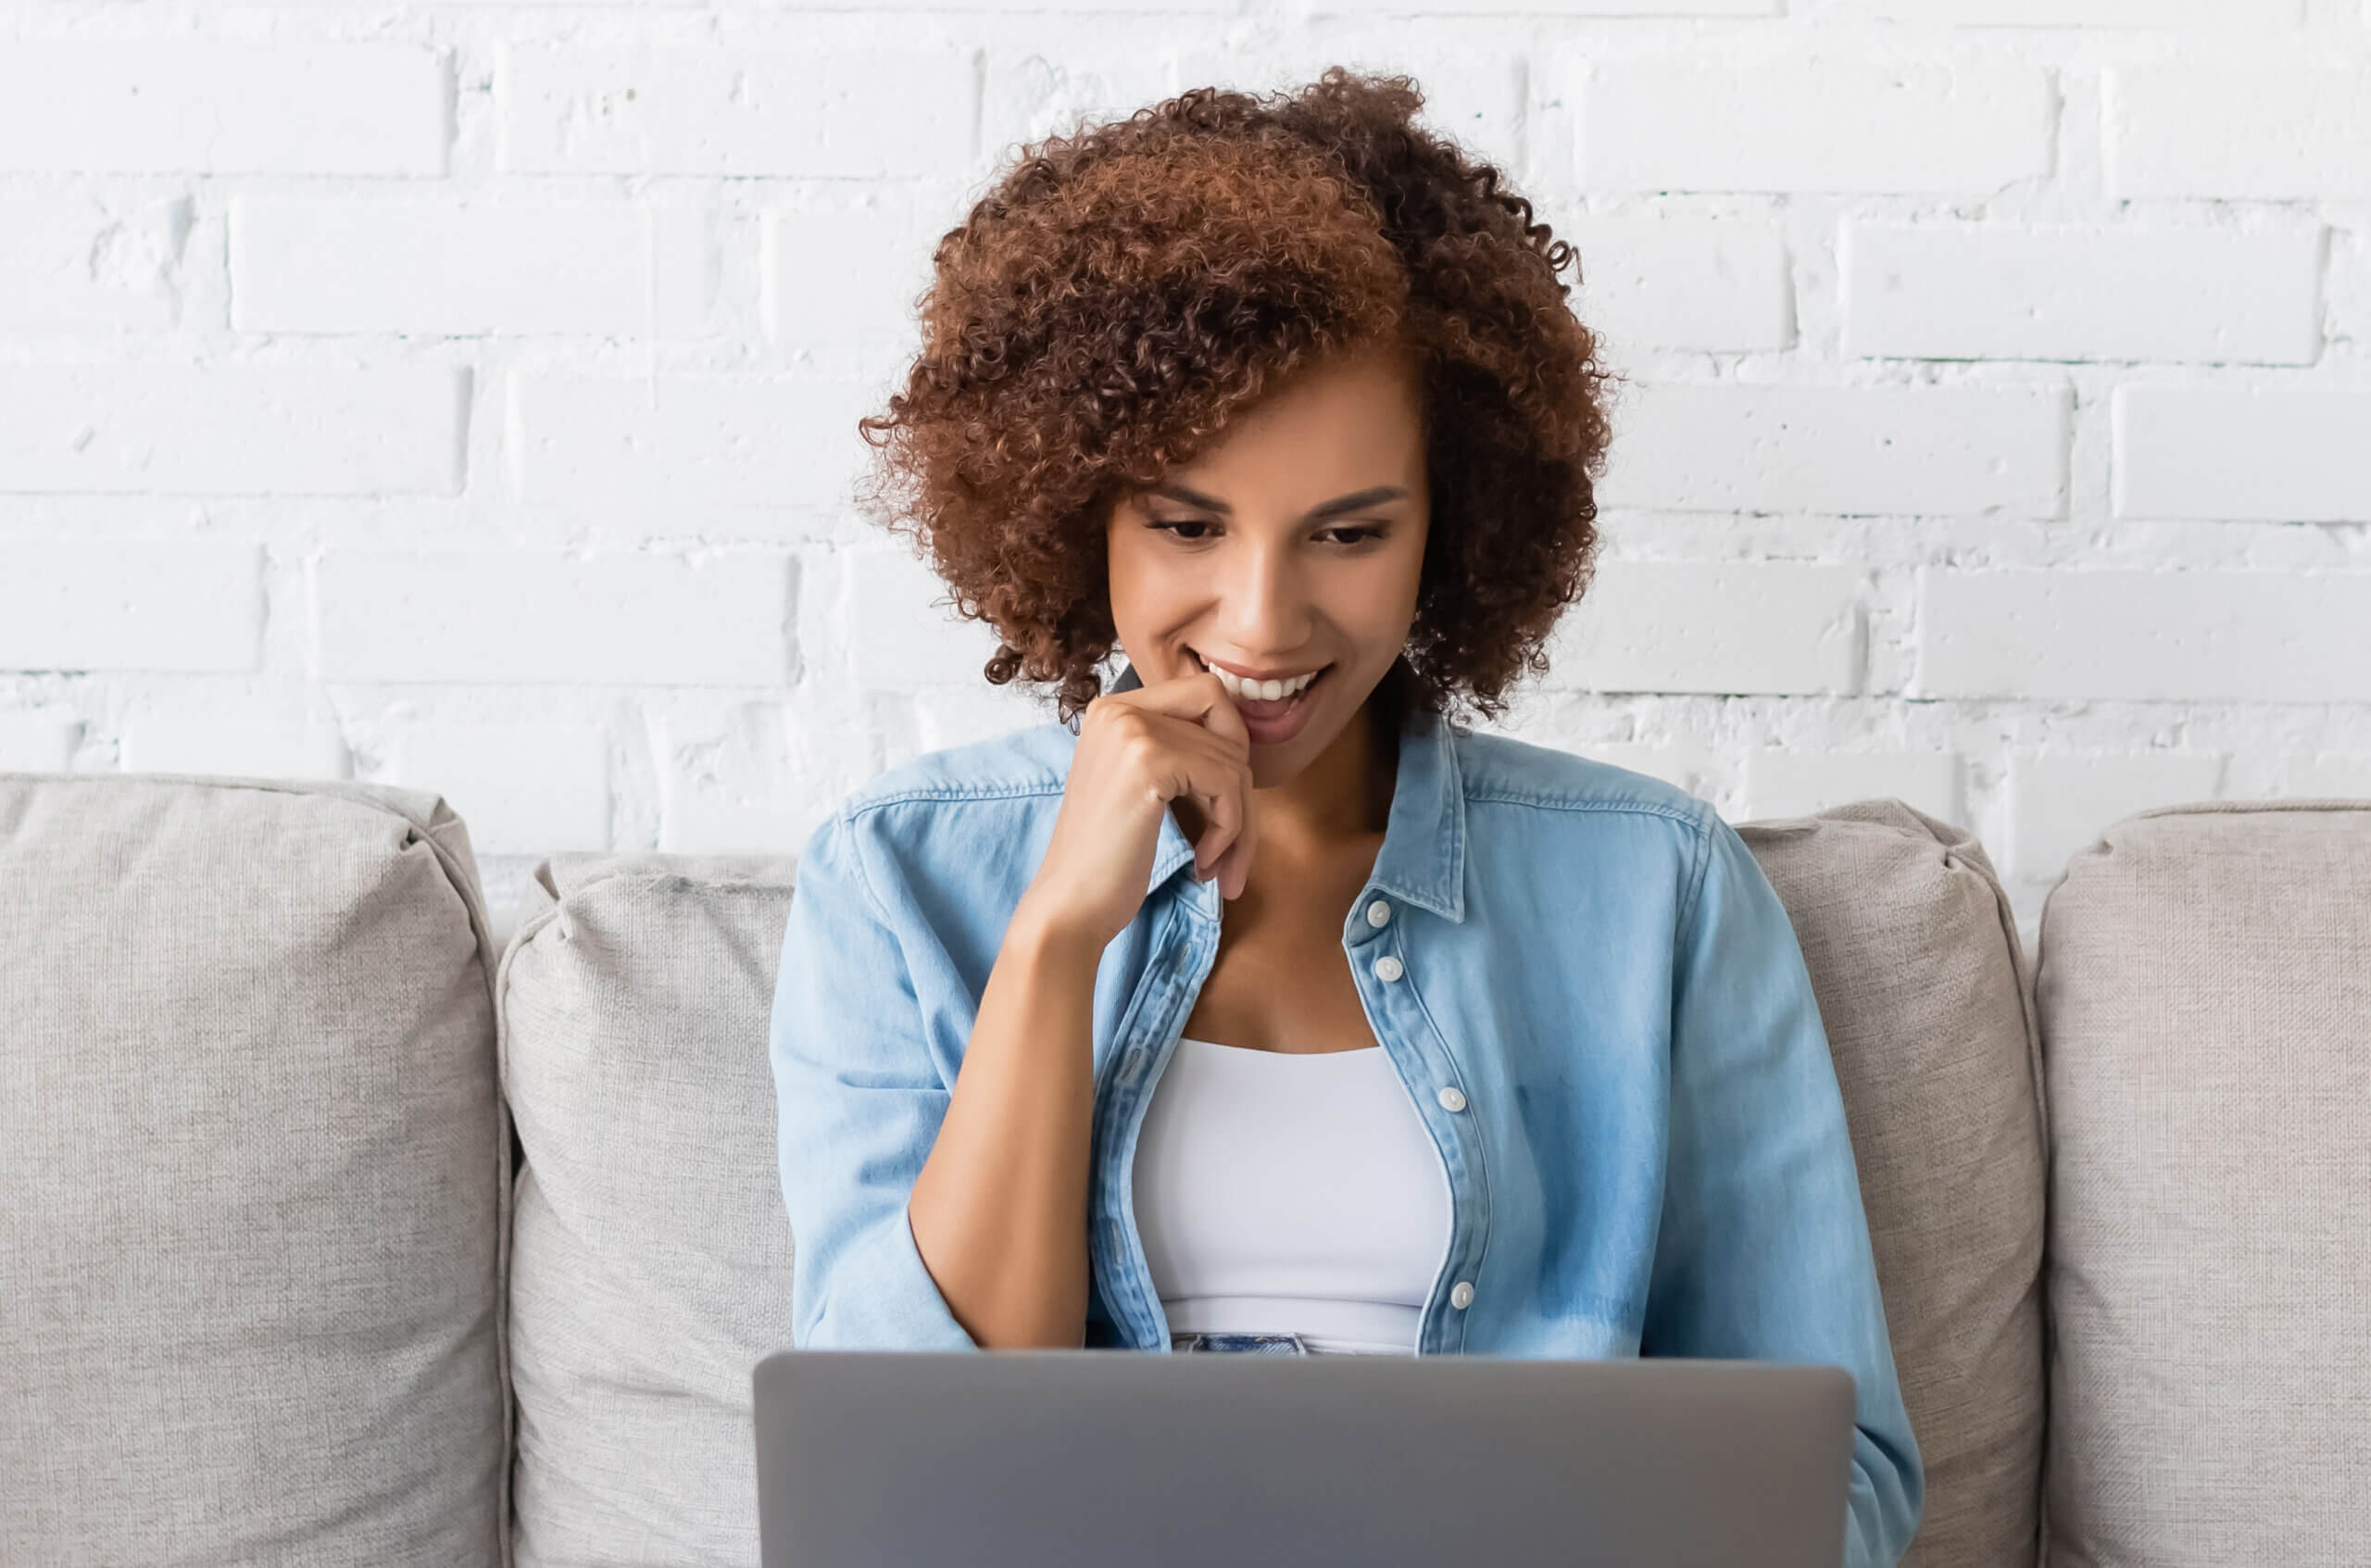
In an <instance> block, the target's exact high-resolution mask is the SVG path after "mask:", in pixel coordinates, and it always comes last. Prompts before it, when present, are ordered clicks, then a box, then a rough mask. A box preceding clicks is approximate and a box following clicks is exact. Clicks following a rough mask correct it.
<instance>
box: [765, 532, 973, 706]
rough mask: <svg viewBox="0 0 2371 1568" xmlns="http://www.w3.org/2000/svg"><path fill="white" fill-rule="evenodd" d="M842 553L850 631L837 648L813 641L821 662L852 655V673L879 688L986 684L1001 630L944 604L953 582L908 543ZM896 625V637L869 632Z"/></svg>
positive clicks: (813, 654)
mask: <svg viewBox="0 0 2371 1568" xmlns="http://www.w3.org/2000/svg"><path fill="white" fill-rule="evenodd" d="M834 559H835V561H836V563H837V567H838V570H839V571H840V572H841V574H842V580H843V582H844V583H845V584H846V590H845V591H846V594H847V598H846V602H845V610H844V613H845V616H846V625H847V632H848V637H847V640H846V641H845V642H843V643H841V644H840V646H836V647H817V646H809V648H808V650H807V657H808V659H809V661H810V663H812V664H813V665H814V667H816V668H818V669H827V670H828V669H834V668H837V667H838V666H839V665H841V664H842V663H843V661H847V662H848V663H849V666H850V667H849V668H848V670H847V677H848V678H849V679H851V680H858V681H861V682H862V683H863V684H865V685H867V686H872V687H884V688H895V687H900V686H909V685H943V684H957V685H974V686H976V685H979V684H982V682H981V678H980V667H981V666H982V665H983V664H985V663H986V662H987V660H988V658H989V656H990V655H992V654H994V653H995V652H996V651H997V635H996V633H995V632H994V631H993V630H991V629H990V628H989V627H988V626H987V625H985V623H983V622H981V621H965V620H963V619H961V618H960V617H959V616H958V615H957V614H956V613H955V610H954V609H953V608H952V607H951V606H950V605H948V604H947V603H944V602H941V601H944V600H946V599H947V597H948V596H949V590H948V589H947V584H946V583H944V582H943V581H941V580H940V578H939V577H938V576H937V574H936V573H935V572H933V571H930V570H929V568H927V567H926V566H924V565H923V564H922V561H921V560H920V559H918V558H916V557H915V556H914V555H913V554H912V553H911V552H910V551H909V550H908V549H907V548H906V547H905V546H904V545H903V544H902V543H901V544H898V545H895V546H891V547H889V548H886V549H863V550H846V551H842V552H840V553H839V554H838V555H837V556H836V557H835V558H834ZM892 626H894V627H896V628H897V634H896V635H895V636H888V637H881V636H876V635H872V634H869V633H872V632H874V630H875V629H880V628H887V627H892Z"/></svg>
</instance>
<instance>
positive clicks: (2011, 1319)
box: [1737, 800, 2045, 1568]
mask: <svg viewBox="0 0 2371 1568" xmlns="http://www.w3.org/2000/svg"><path fill="white" fill-rule="evenodd" d="M1737 833H1738V835H1739V836H1740V837H1742V838H1743V839H1744V840H1745V842H1746V845H1747V847H1750V849H1751V850H1752V851H1753V853H1754V858H1755V859H1757V860H1758V861H1760V862H1761V864H1762V868H1763V872H1765V873H1766V874H1767V875H1768V876H1769V878H1770V882H1771V885H1772V886H1773V887H1774V888H1775V889H1776V890H1777V893H1778V897H1779V898H1780V900H1781V901H1782V902H1784V903H1785V904H1786V906H1787V913H1788V918H1789V920H1790V921H1791V922H1793V924H1794V927H1795V933H1796V936H1797V938H1798V940H1799V941H1800V944H1801V946H1802V949H1803V961H1804V963H1805V965H1806V966H1807V967H1808V968H1809V970H1810V972H1811V976H1812V988H1813V992H1814V993H1815V994H1816V996H1817V997H1818V999H1819V1010H1820V1019H1821V1022H1823V1023H1824V1024H1825V1026H1826V1031H1827V1037H1828V1048H1829V1050H1830V1052H1831V1053H1832V1054H1833V1056H1834V1057H1835V1059H1836V1074H1837V1081H1838V1087H1839V1088H1840V1089H1841V1090H1842V1092H1843V1096H1844V1110H1845V1120H1846V1122H1847V1123H1848V1124H1849V1126H1850V1129H1851V1134H1852V1153H1853V1159H1854V1161H1855V1163H1856V1164H1857V1165H1858V1167H1859V1170H1860V1176H1861V1193H1862V1201H1863V1207H1864V1208H1865V1209H1866V1210H1867V1212H1868V1218H1869V1236H1870V1241H1871V1244H1872V1245H1873V1247H1874V1248H1875V1253H1876V1263H1877V1283H1878V1286H1879V1288H1880V1289H1881V1290H1882V1291H1883V1293H1884V1296H1885V1304H1886V1327H1887V1331H1888V1334H1889V1335H1890V1336H1891V1337H1892V1340H1893V1352H1894V1365H1895V1368H1896V1370H1897V1371H1898V1372H1899V1373H1900V1374H1901V1392H1902V1399H1903V1402H1904V1404H1905V1405H1906V1406H1907V1407H1908V1409H1909V1411H1910V1422H1911V1429H1912V1431H1913V1433H1915V1434H1916V1436H1917V1438H1918V1449H1919V1457H1920V1459H1921V1461H1923V1463H1924V1466H1925V1471H1926V1505H1925V1508H1924V1511H1923V1512H1922V1514H1921V1517H1920V1522H1919V1527H1918V1534H1917V1536H1916V1537H1915V1538H1914V1539H1913V1541H1912V1543H1911V1547H1910V1550H1909V1553H1908V1555H1906V1556H1905V1557H1904V1558H1903V1559H1902V1562H1904V1564H1906V1565H1910V1568H2007V1565H2015V1568H2026V1565H2029V1564H2031V1563H2032V1562H2034V1558H2035V1552H2036V1549H2037V1537H2038V1531H2039V1525H2038V1515H2039V1489H2040V1477H2041V1450H2042V1436H2043V1421H2044V1416H2043V1409H2042V1375H2043V1374H2042V1353H2043V1343H2042V1335H2043V1330H2042V1286H2041V1246H2042V1232H2043V1223H2044V1222H2043V1210H2042V1206H2043V1196H2044V1195H2043V1148H2044V1147H2045V1145H2044V1136H2045V1121H2044V1115H2043V1101H2042V1098H2041V1064H2040V1056H2039V1039H2038V1035H2037V1031H2036V1029H2035V1024H2034V1002H2033V985H2032V975H2031V971H2030V968H2029V966H2028V965H2027V963H2026V955H2025V952H2024V950H2023V948H2022V947H2020V946H2019V943H2018V940H2017V933H2016V922H2015V920H2014V918H2013V914H2012V913H2011V910H2010V907H2009V901H2008V898H2007V897H2006V896H2005V895H2004V894H2003V892H2002V891H2001V883H2000V879H1999V878H1998V877H1997V876H1995V875H1994V873H1993V870H1992V864H1991V862H1990V860H1989V859H1987V858H1986V856H1985V853H1984V850H1983V847H1981V846H1980V845H1978V844H1977V843H1976V840H1975V839H1974V838H1973V837H1971V836H1970V835H1969V834H1966V833H1965V832H1963V830H1961V829H1959V828H1956V827H1953V826H1951V824H1949V823H1947V822H1940V821H1938V820H1937V819H1936V818H1933V817H1930V816H1928V815H1926V813H1925V812H1922V811H1919V810H1917V809H1913V808H1912V807H1910V806H1907V805H1904V804H1902V803H1901V801H1898V800H1863V801H1856V802H1854V803H1852V804H1850V805H1847V806H1839V807H1836V808H1834V809H1829V810H1825V811H1822V812H1820V813H1818V814H1817V815H1815V816H1812V817H1801V818H1788V819H1783V820H1772V821H1765V822H1742V823H1739V824H1738V825H1737Z"/></svg>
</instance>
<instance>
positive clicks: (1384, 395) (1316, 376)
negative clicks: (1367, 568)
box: [1172, 349, 1424, 494]
mask: <svg viewBox="0 0 2371 1568" xmlns="http://www.w3.org/2000/svg"><path fill="white" fill-rule="evenodd" d="M1423 460H1424V419H1423V411H1422V403H1421V399H1420V395H1419V388H1418V383H1417V372H1416V368H1415V365H1414V363H1413V361H1412V360H1411V358H1410V357H1408V356H1407V355H1405V354H1403V353H1400V352H1398V351H1395V350H1380V349H1376V350H1367V351H1362V352H1360V353H1356V354H1349V355H1338V356H1335V357H1333V358H1327V359H1323V360H1320V361H1318V362H1317V363H1315V364H1313V365H1311V366H1307V367H1305V368H1303V369H1302V370H1299V371H1298V372H1296V373H1295V374H1294V375H1293V376H1292V377H1291V378H1290V379H1288V380H1286V381H1285V382H1282V383H1278V384H1277V386H1276V387H1275V388H1273V390H1272V391H1270V392H1269V393H1268V394H1267V395H1265V396H1263V397H1262V398H1261V400H1260V401H1259V402H1258V403H1255V404H1253V405H1252V406H1251V407H1250V408H1246V409H1245V410H1243V411H1242V412H1241V413H1239V414H1237V415H1236V417H1235V418H1234V419H1232V420H1229V421H1228V422H1227V424H1226V426H1225V428H1224V429H1223V430H1221V431H1220V432H1219V433H1218V434H1217V435H1216V436H1214V437H1213V438H1212V439H1211V442H1210V443H1209V445H1205V446H1204V447H1203V448H1202V449H1201V451H1199V452H1198V453H1197V454H1196V455H1195V457H1194V458H1193V459H1192V460H1191V461H1190V462H1187V463H1186V464H1184V465H1182V466H1181V467H1180V468H1179V469H1178V470H1176V471H1175V473H1174V474H1173V476H1172V477H1174V478H1178V479H1181V480H1185V481H1186V483H1195V484H1197V486H1198V487H1200V486H1201V484H1202V483H1204V482H1208V483H1212V484H1224V483H1230V482H1232V483H1258V484H1263V485H1272V484H1276V483H1287V482H1289V487H1290V488H1292V489H1295V490H1298V489H1301V488H1325V487H1327V486H1332V485H1335V484H1336V482H1337V481H1339V480H1342V479H1345V478H1348V479H1351V480H1359V479H1361V477H1362V476H1371V479H1370V482H1381V481H1385V480H1397V481H1405V480H1407V479H1408V478H1409V477H1410V475H1411V470H1419V469H1421V467H1422V464H1423ZM1328 493H1329V494H1331V491H1330V490H1329V491H1328Z"/></svg>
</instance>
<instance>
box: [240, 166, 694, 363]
mask: <svg viewBox="0 0 2371 1568" xmlns="http://www.w3.org/2000/svg"><path fill="white" fill-rule="evenodd" d="M650 230H651V225H650V220H649V217H648V215H647V214H646V212H644V211H643V210H642V209H641V208H639V207H633V206H627V205H616V204H603V203H585V202H574V203H569V204H566V205H555V204H549V203H531V202H504V203H471V204H456V203H453V202H447V201H413V200H405V201H384V200H367V201H350V200H336V199H322V198H316V197H305V198H291V197H282V196H245V197H242V198H240V199H239V200H238V201H237V202H235V203H234V204H232V209H231V278H232V293H231V301H232V308H231V324H232V326H233V327H235V328H237V329H238V330H239V331H241V332H432V333H454V334H458V333H471V332H505V333H514V332H581V333H585V334H588V335H596V336H597V335H608V336H612V337H632V336H635V335H648V333H649V326H650V320H649V316H650V309H651V279H650V256H651V232H650Z"/></svg>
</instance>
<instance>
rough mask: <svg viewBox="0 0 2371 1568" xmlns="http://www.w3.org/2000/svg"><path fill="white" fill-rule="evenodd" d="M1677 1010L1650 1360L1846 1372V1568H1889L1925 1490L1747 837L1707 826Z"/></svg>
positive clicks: (1835, 1140)
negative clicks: (1849, 1422)
mask: <svg viewBox="0 0 2371 1568" xmlns="http://www.w3.org/2000/svg"><path fill="white" fill-rule="evenodd" d="M1706 816H1707V826H1706V829H1705V836H1704V838H1703V840H1702V841H1701V843H1700V847H1699V850H1698V859H1697V864H1696V869H1695V873H1694V880H1695V891H1694V892H1693V894H1692V896H1691V897H1689V898H1688V899H1687V900H1686V902H1685V907H1684V909H1683V913H1682V917H1681V924H1680V930H1679V935H1678V947H1677V950H1676V960H1675V965H1676V967H1675V977H1674V988H1673V999H1672V1033H1671V1079H1670V1123H1669V1125H1670V1144H1669V1160H1668V1166H1667V1169H1666V1173H1665V1180H1664V1197H1663V1206H1662V1220H1661V1225H1660V1229H1659V1231H1658V1233H1657V1238H1656V1248H1655V1261H1654V1268H1653V1274H1652V1281H1651V1284H1650V1289H1649V1295H1648V1302H1647V1311H1646V1321H1645V1324H1644V1328H1643V1331H1642V1335H1641V1340H1640V1347H1639V1353H1640V1354H1642V1355H1665V1356H1699V1357H1716V1358H1729V1359H1737V1360H1748V1361H1791V1362H1798V1363H1804V1362H1809V1363H1819V1364H1825V1365H1833V1366H1840V1367H1843V1368H1844V1369H1845V1370H1846V1371H1848V1372H1850V1374H1852V1380H1853V1385H1854V1389H1855V1404H1856V1408H1855V1416H1854V1419H1855V1423H1856V1426H1857V1432H1856V1435H1855V1437H1854V1442H1853V1454H1852V1474H1851V1482H1850V1496H1849V1509H1848V1517H1847V1521H1846V1551H1845V1562H1846V1564H1847V1568H1893V1564H1895V1563H1896V1562H1899V1561H1900V1559H1901V1555H1902V1553H1903V1551H1904V1550H1906V1549H1908V1547H1909V1544H1910V1538H1911V1537H1912V1535H1913V1533H1915V1531H1916V1529H1917V1526H1918V1519H1919V1514H1920V1511H1921V1509H1922V1507H1923V1505H1924V1500H1925V1477H1924V1473H1923V1470H1922V1468H1921V1464H1920V1460H1919V1455H1918V1447H1917V1443H1916V1441H1915V1439H1914V1438H1913V1435H1912V1433H1911V1429H1910V1417H1909V1413H1908V1411H1906V1410H1905V1409H1904V1408H1903V1405H1902V1399H1901V1384H1900V1381H1899V1378H1898V1376H1897V1374H1896V1372H1895V1368H1894V1361H1893V1346H1892V1340H1891V1336H1889V1335H1888V1332H1887V1328H1886V1319H1885V1307H1884V1303H1883V1300H1882V1299H1881V1298H1880V1297H1879V1294H1878V1286H1877V1275H1876V1264H1875V1256H1874V1254H1873V1252H1872V1250H1871V1247H1870V1242H1869V1227H1868V1220H1867V1217H1866V1215H1865V1213H1864V1212H1863V1207H1862V1201H1861V1186H1860V1180H1859V1173H1858V1170H1857V1168H1856V1166H1855V1163H1854V1160H1853V1154H1852V1145H1851V1140H1850V1135H1849V1131H1848V1129H1847V1126H1846V1123H1845V1118H1844V1101H1843V1096H1842V1094H1841V1092H1840V1091H1839V1090H1838V1086H1837V1080H1836V1067H1835V1062H1834V1060H1833V1059H1832V1058H1831V1057H1830V1055H1829V1053H1828V1045H1827V1035H1826V1031H1825V1027H1824V1026H1823V1024H1822V1023H1821V1021H1820V1015H1819V1006H1818V1002H1817V1000H1816V999H1815V997H1813V992H1812V985H1811V975H1810V972H1809V971H1808V970H1807V969H1806V968H1805V966H1804V963H1803V957H1802V949H1801V947H1800V944H1799V943H1798V941H1797V938H1796V936H1795V931H1794V927H1793V925H1792V923H1791V922H1790V921H1789V920H1788V914H1787V910H1786V906H1785V905H1784V904H1782V903H1781V902H1780V901H1779V898H1778V895H1777V892H1776V890H1775V889H1774V888H1773V887H1772V886H1771V885H1770V882H1769V878H1768V877H1767V876H1766V875H1765V874H1764V873H1763V870H1762V866H1761V863H1760V862H1759V861H1757V860H1756V859H1754V858H1753V853H1752V851H1751V850H1750V848H1748V847H1747V846H1746V843H1745V841H1744V840H1743V839H1742V838H1741V837H1739V836H1738V834H1737V830H1736V829H1734V828H1733V827H1731V826H1730V825H1729V824H1728V823H1727V822H1724V821H1723V820H1722V819H1721V818H1720V817H1719V816H1718V815H1717V814H1715V813H1712V812H1710V811H1709V810H1708V812H1707V814H1706Z"/></svg>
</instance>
